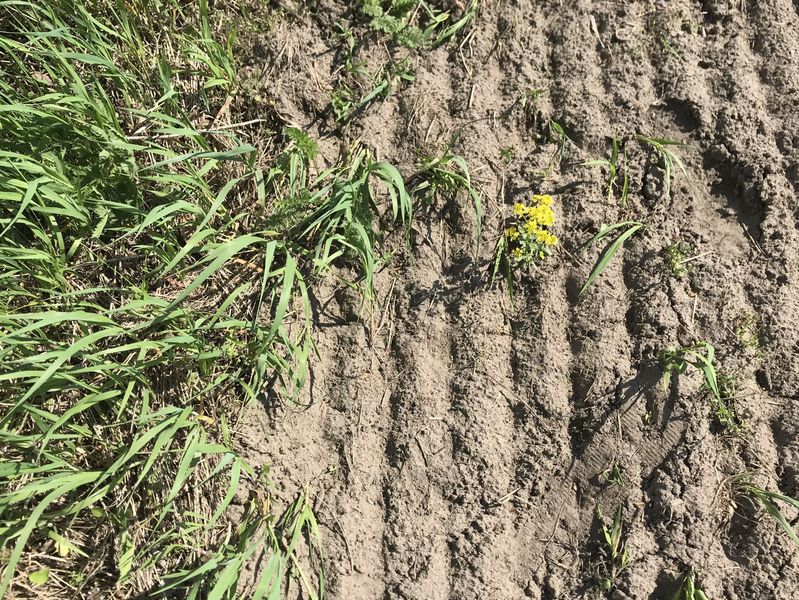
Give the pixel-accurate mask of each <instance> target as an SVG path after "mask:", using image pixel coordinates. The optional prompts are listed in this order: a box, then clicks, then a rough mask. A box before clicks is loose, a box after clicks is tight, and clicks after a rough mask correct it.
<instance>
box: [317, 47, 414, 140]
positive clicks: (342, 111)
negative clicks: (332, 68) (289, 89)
mask: <svg viewBox="0 0 799 600" xmlns="http://www.w3.org/2000/svg"><path fill="white" fill-rule="evenodd" d="M364 73H365V74H364ZM362 74H363V75H364V77H365V78H366V79H367V80H369V81H370V85H371V88H368V89H369V91H367V92H366V93H365V94H363V95H362V96H360V97H359V96H358V93H357V92H355V91H354V90H353V89H352V88H351V87H349V85H347V83H345V82H340V83H339V84H338V86H337V87H336V88H335V89H334V90H333V93H332V95H331V98H330V105H331V108H332V109H333V117H334V118H335V119H336V122H337V123H339V124H340V125H344V124H346V123H348V122H349V121H351V120H352V118H353V117H354V116H355V115H356V113H358V112H359V111H363V110H364V109H365V108H366V107H367V106H368V105H369V104H370V103H371V102H372V101H374V100H377V99H378V98H379V99H385V98H388V96H389V95H391V92H392V90H393V89H395V88H396V87H397V86H398V85H401V84H402V82H404V81H414V79H415V78H416V75H415V74H414V73H413V71H412V70H411V69H410V67H409V65H408V61H407V60H402V61H399V62H396V63H394V62H392V63H389V64H387V65H384V66H383V67H381V69H380V70H379V71H378V72H377V74H376V75H374V76H372V75H370V74H369V73H368V72H362Z"/></svg>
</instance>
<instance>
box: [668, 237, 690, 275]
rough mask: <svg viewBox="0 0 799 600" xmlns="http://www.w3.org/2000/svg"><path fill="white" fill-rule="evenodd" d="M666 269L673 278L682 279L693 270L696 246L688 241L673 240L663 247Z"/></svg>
mask: <svg viewBox="0 0 799 600" xmlns="http://www.w3.org/2000/svg"><path fill="white" fill-rule="evenodd" d="M664 254H665V262H666V269H667V270H668V271H669V273H670V274H671V276H672V277H674V278H675V279H683V278H684V277H685V276H686V275H690V274H691V272H692V271H693V265H692V264H691V262H692V260H693V259H694V257H695V255H696V248H694V246H693V245H692V244H689V243H688V242H683V241H679V242H674V243H673V244H669V245H668V246H666V248H665V249H664Z"/></svg>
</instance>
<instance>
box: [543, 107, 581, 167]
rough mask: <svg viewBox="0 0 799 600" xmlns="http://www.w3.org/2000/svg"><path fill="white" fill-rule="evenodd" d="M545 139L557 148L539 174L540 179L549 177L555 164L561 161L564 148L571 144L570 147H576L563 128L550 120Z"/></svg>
mask: <svg viewBox="0 0 799 600" xmlns="http://www.w3.org/2000/svg"><path fill="white" fill-rule="evenodd" d="M547 137H548V138H549V141H550V142H552V143H553V144H556V145H557V147H556V148H555V152H553V153H552V156H551V157H550V158H549V162H548V163H547V168H546V169H545V170H544V171H543V173H541V175H542V177H544V178H546V177H549V174H550V173H551V172H552V169H553V168H554V167H555V164H556V163H557V164H560V163H561V161H562V160H563V154H564V153H565V152H566V147H567V146H568V145H569V144H571V145H572V146H575V147H576V146H577V144H575V143H574V141H573V140H572V139H571V138H570V137H569V136H568V135H567V134H566V131H565V130H564V129H563V126H562V125H561V124H560V123H558V122H557V121H553V120H550V121H549V123H547Z"/></svg>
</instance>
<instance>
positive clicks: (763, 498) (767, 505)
mask: <svg viewBox="0 0 799 600" xmlns="http://www.w3.org/2000/svg"><path fill="white" fill-rule="evenodd" d="M734 486H735V488H736V489H737V490H738V492H739V493H742V494H745V495H746V496H748V497H749V498H751V499H752V500H754V501H755V502H756V503H757V504H759V505H760V506H761V507H762V508H763V509H765V511H766V512H767V513H768V514H769V515H770V516H771V518H773V519H774V520H775V521H776V522H777V524H778V525H779V526H780V527H781V528H782V530H783V531H784V532H785V533H786V534H788V537H789V538H791V541H792V542H793V543H794V544H796V545H797V546H799V535H797V532H796V530H794V528H793V526H792V525H791V524H790V523H789V522H788V519H786V518H785V515H783V514H782V512H781V511H780V509H779V507H778V506H777V504H776V502H775V501H777V500H778V501H780V502H784V503H785V504H788V505H790V506H793V507H794V508H795V509H797V510H799V500H797V499H796V498H792V497H791V496H786V495H785V494H780V493H778V492H770V491H768V490H765V489H763V488H762V487H760V486H758V485H756V484H754V483H752V482H751V481H748V479H747V478H746V476H742V477H739V478H737V480H736V481H735V482H734Z"/></svg>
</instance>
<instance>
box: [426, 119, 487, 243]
mask: <svg viewBox="0 0 799 600" xmlns="http://www.w3.org/2000/svg"><path fill="white" fill-rule="evenodd" d="M458 137H459V134H458V133H456V134H455V135H454V136H453V137H452V139H451V140H450V141H449V143H448V144H447V145H446V147H445V148H444V149H443V151H442V152H441V154H440V155H438V156H424V157H422V158H421V161H420V163H419V165H418V166H417V171H416V173H415V174H414V175H413V176H412V177H411V179H412V180H414V181H416V184H415V185H414V187H413V195H414V196H416V197H418V198H419V201H420V203H421V204H422V206H432V205H434V204H436V203H437V202H439V200H442V199H443V200H444V201H450V202H451V201H453V200H455V199H456V198H457V196H458V194H460V193H461V192H463V193H465V194H466V196H467V197H468V199H469V201H470V202H471V203H472V206H473V208H474V213H475V230H474V236H475V240H476V244H477V245H476V250H475V253H477V252H479V248H480V240H481V238H482V226H483V202H482V198H481V196H480V193H479V192H478V191H477V189H476V188H475V187H474V185H473V184H472V178H471V174H470V171H469V165H468V164H467V163H466V160H464V158H463V157H462V156H459V155H457V154H454V153H453V151H452V148H453V147H454V146H455V144H456V143H457V141H458Z"/></svg>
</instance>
